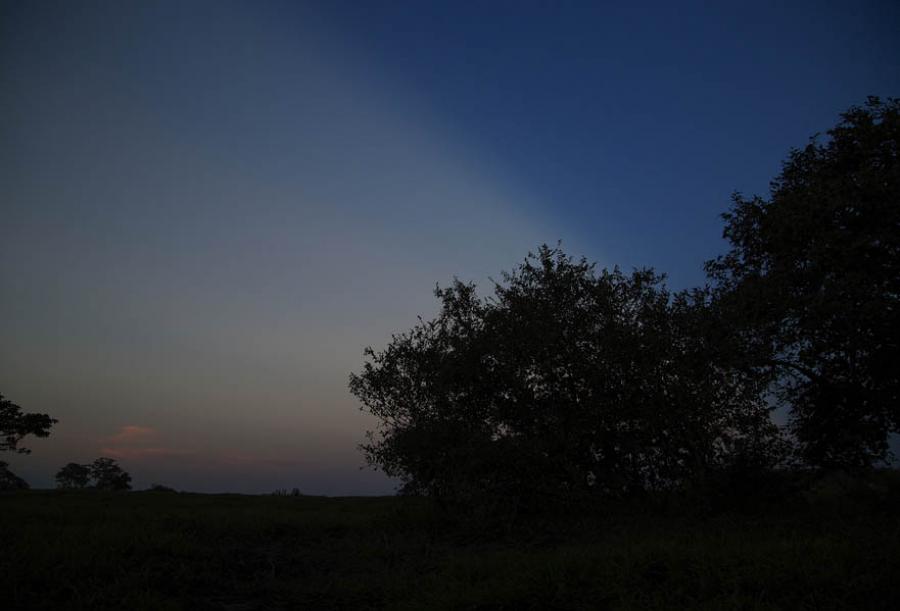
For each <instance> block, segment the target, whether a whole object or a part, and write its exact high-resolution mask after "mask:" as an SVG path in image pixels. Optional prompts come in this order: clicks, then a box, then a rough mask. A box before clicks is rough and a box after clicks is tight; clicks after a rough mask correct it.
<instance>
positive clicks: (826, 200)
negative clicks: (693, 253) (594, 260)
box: [707, 98, 900, 468]
mask: <svg viewBox="0 0 900 611" xmlns="http://www.w3.org/2000/svg"><path fill="white" fill-rule="evenodd" d="M898 140H900V101H898V100H889V101H887V102H882V101H880V100H878V99H877V98H870V99H869V100H868V102H867V103H866V105H865V106H863V107H854V108H851V109H850V110H849V111H848V112H846V113H844V114H843V115H842V119H841V121H840V123H839V124H838V125H837V126H836V127H835V128H834V129H831V130H829V131H828V132H827V138H826V139H825V140H824V141H820V140H819V139H816V138H814V139H813V140H812V141H811V142H810V143H809V144H808V145H807V146H806V147H805V148H803V149H798V150H793V151H791V153H790V155H789V157H788V159H787V161H786V162H785V163H784V165H783V168H782V171H781V174H780V175H779V176H778V177H777V178H776V179H775V180H774V181H773V182H772V186H771V192H770V194H769V197H768V199H763V198H761V197H752V198H745V197H743V196H741V195H735V196H734V202H733V207H732V209H731V211H730V212H728V213H727V214H725V215H724V218H725V221H726V226H725V232H724V235H725V238H726V239H728V241H729V242H730V244H731V250H730V251H729V252H728V253H727V254H725V255H724V256H722V257H719V258H718V259H716V260H714V261H710V262H709V263H707V271H708V272H709V274H710V276H711V278H712V280H713V281H714V285H715V288H716V292H717V302H718V304H719V307H720V308H721V311H722V312H723V315H724V316H725V318H726V319H727V320H728V323H727V326H728V327H729V328H730V329H732V331H733V332H732V333H731V334H730V335H729V337H727V338H725V339H724V340H723V341H727V342H730V343H732V344H734V345H737V346H739V347H740V349H739V350H738V351H736V352H734V354H740V355H742V357H741V358H742V360H743V363H742V365H743V366H744V367H745V368H747V369H748V370H753V371H754V372H755V375H756V376H757V377H758V378H759V379H764V378H768V379H769V380H771V381H773V382H774V389H775V395H774V396H776V397H777V398H778V399H780V400H781V402H782V403H783V404H785V405H787V406H788V407H789V408H790V410H791V427H792V430H793V432H794V433H795V435H796V439H797V441H798V442H799V444H800V449H801V453H802V456H803V457H804V458H805V459H806V460H807V461H808V462H809V463H811V464H813V465H817V466H823V467H842V468H853V467H865V466H869V465H871V464H872V463H873V462H875V461H878V460H881V459H884V458H886V456H887V451H888V446H887V436H888V434H889V433H890V432H891V431H897V430H898V428H900V384H898V381H900V367H898V365H897V364H898V363H900V157H898V154H900V151H898Z"/></svg>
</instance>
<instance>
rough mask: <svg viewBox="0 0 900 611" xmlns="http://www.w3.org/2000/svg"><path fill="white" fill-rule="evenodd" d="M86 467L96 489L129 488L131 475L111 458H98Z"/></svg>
mask: <svg viewBox="0 0 900 611" xmlns="http://www.w3.org/2000/svg"><path fill="white" fill-rule="evenodd" d="M88 469H89V470H90V474H91V479H92V480H93V487H94V488H96V489H98V490H131V476H130V475H129V474H128V473H126V472H125V471H124V470H123V469H122V467H120V466H119V464H118V463H117V462H116V461H115V460H113V459H112V458H106V457H103V458H98V459H97V460H95V461H94V462H93V463H91V464H90V465H88Z"/></svg>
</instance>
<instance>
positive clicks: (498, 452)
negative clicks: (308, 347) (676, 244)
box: [350, 246, 777, 505]
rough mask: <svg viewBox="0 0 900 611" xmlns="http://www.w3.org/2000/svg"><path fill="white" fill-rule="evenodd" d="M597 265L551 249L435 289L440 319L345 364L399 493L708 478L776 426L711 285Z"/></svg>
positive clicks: (551, 490) (473, 494) (380, 459)
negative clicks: (696, 287) (726, 333)
mask: <svg viewBox="0 0 900 611" xmlns="http://www.w3.org/2000/svg"><path fill="white" fill-rule="evenodd" d="M662 280H663V279H662V277H660V276H658V275H656V274H655V273H654V272H653V271H652V270H638V271H635V272H634V273H632V274H631V275H626V274H623V273H622V272H620V271H619V270H618V269H614V270H612V271H609V270H602V271H601V272H600V273H597V272H596V271H595V266H594V265H592V264H589V263H587V262H586V261H585V260H584V259H582V260H580V261H575V260H572V259H571V258H570V257H568V256H566V255H565V254H564V253H563V252H562V251H561V250H559V249H558V248H549V247H547V246H544V247H542V248H541V249H540V250H539V252H538V253H537V254H535V255H529V257H528V258H527V259H526V260H525V261H524V262H523V263H522V264H521V265H520V266H519V267H518V268H517V269H516V270H514V271H513V272H512V273H505V274H504V275H503V282H502V283H496V285H495V290H494V295H493V297H492V298H490V299H481V298H479V297H478V296H477V295H476V292H475V287H474V285H471V284H464V283H461V282H459V281H456V282H455V283H454V284H453V285H452V286H450V287H449V288H446V289H440V288H439V289H437V290H436V295H437V297H438V298H439V299H440V300H441V305H442V307H441V310H440V313H439V314H438V316H437V318H435V319H434V320H431V321H428V322H425V321H421V320H420V323H419V324H418V325H416V326H415V327H414V328H413V329H412V330H411V331H409V332H407V333H404V334H399V335H395V336H393V339H392V341H391V342H390V344H389V345H388V346H387V348H385V349H384V350H383V351H381V352H375V351H374V350H372V349H371V348H369V349H367V350H366V354H367V356H368V359H369V360H368V362H366V363H365V365H364V369H363V371H362V373H360V374H354V375H352V376H351V380H350V388H351V391H352V392H353V393H354V394H355V395H356V396H357V397H359V398H360V400H361V401H362V403H363V405H364V407H365V409H367V410H368V411H370V412H371V413H372V414H374V415H375V416H376V417H378V418H379V419H380V421H381V425H382V426H381V429H380V430H379V431H378V432H377V433H370V440H369V443H368V444H367V445H365V446H364V451H365V452H366V456H367V459H368V461H369V462H370V463H371V464H372V465H375V466H377V467H379V468H381V469H383V470H384V471H385V472H386V473H388V474H389V475H392V476H396V477H399V478H401V479H402V481H403V482H404V491H406V492H411V493H423V494H428V495H433V496H437V497H441V498H453V499H456V500H460V501H463V502H470V503H472V502H474V503H483V502H488V501H487V500H488V499H490V498H496V499H498V502H502V503H504V504H506V505H509V504H510V503H511V502H512V503H513V504H515V503H516V502H517V501H523V502H525V503H533V502H535V501H540V500H541V499H545V500H546V501H548V502H551V503H558V502H559V501H570V500H578V499H579V498H584V497H586V496H596V495H603V496H620V495H629V494H635V493H639V492H644V491H648V490H655V489H661V488H670V487H673V486H683V485H693V484H697V483H702V482H703V481H704V480H705V479H706V477H707V476H708V475H709V474H710V473H711V472H713V471H716V470H718V469H721V468H724V467H726V466H727V465H728V464H731V463H734V462H735V461H736V459H737V456H738V455H746V456H749V455H750V452H749V451H748V450H750V449H753V450H754V451H755V452H757V453H759V454H760V455H761V456H762V457H763V459H764V461H765V460H770V459H771V456H772V449H773V448H774V445H773V444H774V442H775V441H776V436H777V435H776V430H775V428H774V427H773V425H772V424H771V422H770V420H769V417H768V411H769V408H768V406H767V405H766V404H765V403H764V402H763V401H762V400H761V398H760V396H761V393H760V388H758V386H757V384H756V381H755V379H754V378H753V377H752V376H748V375H745V374H744V373H742V372H741V370H738V369H733V368H727V367H724V366H721V365H720V363H718V362H717V361H716V360H715V358H716V355H717V349H716V347H715V346H711V345H710V342H712V341H714V340H715V339H716V337H717V335H716V333H715V329H714V327H712V326H711V325H709V324H708V323H707V320H708V319H709V318H710V317H711V314H712V313H711V311H710V308H711V307H712V304H711V302H710V300H709V299H708V295H707V294H706V293H705V292H704V291H693V292H690V293H679V294H676V295H671V294H670V293H669V292H668V291H667V290H666V288H665V286H664V285H663V282H662Z"/></svg>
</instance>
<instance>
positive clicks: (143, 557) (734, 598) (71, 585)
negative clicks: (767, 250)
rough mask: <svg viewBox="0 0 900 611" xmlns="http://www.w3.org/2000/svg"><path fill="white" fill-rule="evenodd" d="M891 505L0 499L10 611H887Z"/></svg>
mask: <svg viewBox="0 0 900 611" xmlns="http://www.w3.org/2000/svg"><path fill="white" fill-rule="evenodd" d="M895 497H896V495H893V496H891V498H890V499H889V500H887V501H885V500H884V499H881V500H879V501H877V502H871V501H866V502H857V501H854V500H847V499H845V498H843V497H841V498H837V499H835V498H828V497H827V494H826V495H825V497H824V500H821V501H817V502H815V503H809V502H805V503H794V504H792V505H790V506H783V507H781V508H780V509H779V510H778V511H773V510H771V509H768V510H766V509H760V510H756V511H754V512H749V513H747V512H744V513H736V512H730V513H729V512H725V513H722V512H720V513H717V514H705V515H691V512H685V511H680V512H672V511H669V512H666V513H659V512H655V513H648V512H644V511H625V510H621V509H620V510H617V511H612V512H608V513H607V514H606V515H605V516H602V517H600V516H597V515H594V516H592V517H591V518H589V519H584V518H582V519H574V518H572V519H570V520H563V521H557V522H553V523H544V524H541V523H538V522H534V523H530V524H528V525H527V526H523V527H522V528H521V532H520V529H519V528H518V527H516V528H512V529H501V530H500V531H498V530H495V529H490V528H487V527H484V528H479V526H478V525H477V524H474V523H471V522H470V523H463V524H460V523H455V522H453V521H452V520H448V518H447V516H446V515H444V514H441V513H438V512H436V511H434V510H433V509H432V508H431V506H430V505H429V504H428V503H427V502H426V501H424V500H422V499H414V498H388V497H383V498H319V497H277V496H239V495H200V494H185V493H156V492H131V493H101V492H93V491H84V492H55V491H27V492H16V493H4V494H0V591H2V596H3V601H2V602H0V607H2V608H4V609H69V608H71V609H199V610H203V609H223V610H233V611H238V610H250V609H410V610H419V609H424V610H437V609H897V608H898V606H897V605H898V601H900V519H898V514H897V508H898V504H897V503H896V498H895Z"/></svg>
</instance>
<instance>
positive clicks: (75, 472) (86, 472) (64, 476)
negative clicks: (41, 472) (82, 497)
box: [56, 462, 91, 488]
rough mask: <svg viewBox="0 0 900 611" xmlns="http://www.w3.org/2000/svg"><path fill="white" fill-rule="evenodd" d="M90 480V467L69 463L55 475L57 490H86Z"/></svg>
mask: <svg viewBox="0 0 900 611" xmlns="http://www.w3.org/2000/svg"><path fill="white" fill-rule="evenodd" d="M90 479H91V467H90V466H89V465H79V464H78V463H74V462H70V463H69V464H67V465H66V466H65V467H63V468H62V469H60V470H59V472H58V473H57V474H56V486H57V487H58V488H86V487H87V485H88V484H89V483H90Z"/></svg>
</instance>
